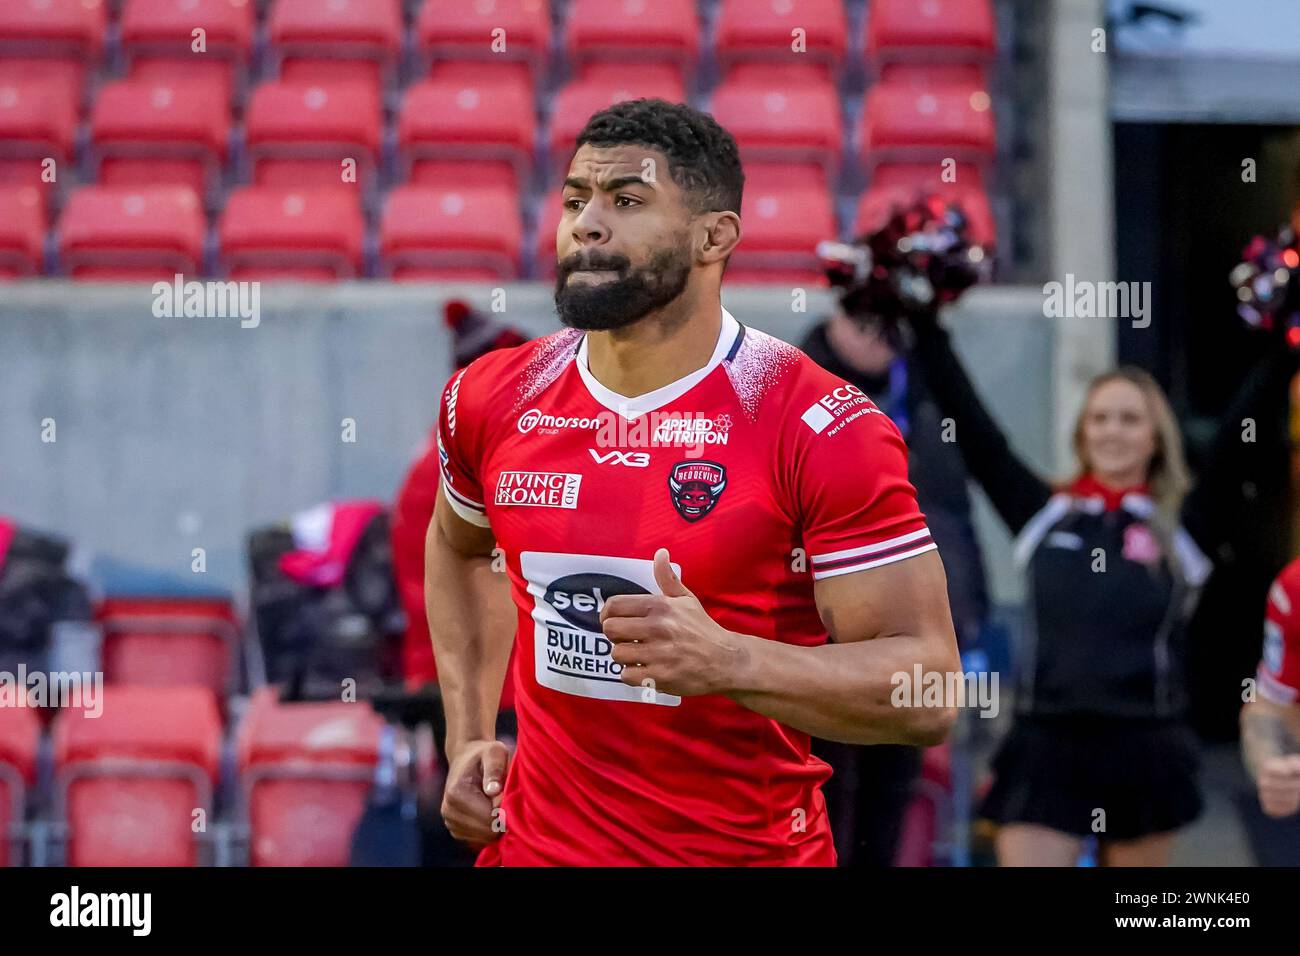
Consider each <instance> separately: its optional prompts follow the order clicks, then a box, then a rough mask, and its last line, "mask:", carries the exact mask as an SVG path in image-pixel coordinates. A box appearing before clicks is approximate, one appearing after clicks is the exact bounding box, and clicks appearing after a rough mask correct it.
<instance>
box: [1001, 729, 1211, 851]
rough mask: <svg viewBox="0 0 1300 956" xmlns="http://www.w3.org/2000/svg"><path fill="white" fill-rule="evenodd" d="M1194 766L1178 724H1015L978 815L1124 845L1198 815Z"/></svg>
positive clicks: (1193, 751)
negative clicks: (1090, 836) (1118, 841)
mask: <svg viewBox="0 0 1300 956" xmlns="http://www.w3.org/2000/svg"><path fill="white" fill-rule="evenodd" d="M1199 767H1200V760H1199V756H1198V749H1197V742H1196V737H1195V735H1194V734H1193V733H1192V731H1191V729H1190V728H1189V727H1188V726H1187V725H1186V724H1183V723H1181V722H1179V721H1171V720H1125V719H1118V718H1104V717H1017V718H1016V719H1015V723H1014V724H1013V726H1012V728H1011V732H1010V733H1009V734H1007V736H1006V739H1005V740H1003V741H1002V746H1001V747H1000V749H999V750H998V753H997V756H996V757H995V758H994V760H993V773H994V781H993V787H992V789H990V790H989V793H988V796H986V797H985V798H984V802H983V805H982V806H981V807H980V813H979V815H980V816H981V817H983V818H984V819H987V820H992V821H994V822H995V823H1002V824H1006V823H1036V824H1040V825H1042V826H1046V827H1051V828H1052V829H1053V830H1059V831H1061V832H1063V833H1071V834H1074V835H1076V836H1081V837H1083V836H1089V835H1093V834H1095V835H1096V836H1097V837H1098V838H1099V839H1102V840H1105V839H1111V840H1132V839H1135V838H1137V837H1143V836H1148V835H1150V834H1153V833H1164V832H1167V831H1171V830H1177V829H1179V828H1180V827H1183V826H1185V825H1186V824H1188V823H1190V822H1192V821H1193V820H1195V819H1196V818H1197V817H1198V816H1200V813H1201V793H1200V788H1199V786H1198V784H1197V777H1198V775H1199ZM1098 811H1104V816H1102V814H1100V813H1098ZM1094 821H1097V822H1096V824H1095V825H1094ZM1103 827H1104V828H1103Z"/></svg>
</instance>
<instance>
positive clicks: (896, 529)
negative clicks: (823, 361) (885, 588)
mask: <svg viewBox="0 0 1300 956" xmlns="http://www.w3.org/2000/svg"><path fill="white" fill-rule="evenodd" d="M812 399H813V400H812V401H811V402H809V401H807V396H805V398H803V399H800V400H799V401H797V402H795V407H794V409H793V411H794V413H795V414H796V415H798V416H799V417H798V418H797V419H795V420H793V421H792V422H790V423H789V424H788V427H792V428H793V429H794V433H793V435H792V436H790V438H791V445H792V446H793V447H792V449H791V450H792V451H793V462H792V464H793V470H792V472H791V473H790V474H789V476H788V478H787V481H788V483H789V487H790V492H789V493H790V494H792V495H793V498H794V507H795V511H796V513H797V515H798V518H799V522H800V525H801V528H802V535H803V545H804V548H805V549H806V551H807V553H808V562H809V566H810V567H811V568H812V574H813V578H814V579H815V580H821V579H822V578H829V577H834V576H835V575H839V574H849V573H852V572H854V571H865V570H867V569H869V568H876V567H880V566H882V565H885V564H891V563H893V562H895V561H902V560H905V559H906V558H912V557H916V556H917V555H919V554H924V553H925V552H927V551H933V550H934V549H935V544H934V541H933V540H931V537H930V530H929V528H927V527H926V524H925V517H924V515H922V514H921V511H920V508H918V507H917V502H916V489H914V488H913V487H912V485H911V483H910V482H909V481H908V480H907V446H906V444H905V443H904V441H903V436H902V435H901V434H900V433H899V431H898V428H897V427H896V426H895V425H894V423H893V422H892V421H890V420H889V418H888V417H887V416H886V415H885V414H884V413H883V412H882V411H881V410H880V409H879V408H877V407H876V405H875V403H874V402H872V401H871V399H869V398H867V396H866V395H864V394H863V393H862V392H861V391H860V390H859V389H857V388H856V387H855V386H853V385H849V384H847V383H845V382H842V381H840V380H838V379H831V381H830V382H829V383H828V384H827V385H826V387H825V394H819V395H813V396H812ZM805 405H806V406H807V407H806V409H805V407H804V406H805Z"/></svg>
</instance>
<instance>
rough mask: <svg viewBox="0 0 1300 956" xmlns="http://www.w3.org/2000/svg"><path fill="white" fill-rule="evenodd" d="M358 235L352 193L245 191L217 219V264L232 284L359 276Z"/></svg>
mask: <svg viewBox="0 0 1300 956" xmlns="http://www.w3.org/2000/svg"><path fill="white" fill-rule="evenodd" d="M364 233H365V223H364V221H363V219H362V216H361V203H360V200H359V199H358V197H357V196H356V194H355V193H351V192H348V191H347V190H343V189H334V188H327V189H302V190H296V189H283V188H272V187H263V186H245V187H243V188H240V189H236V190H235V191H234V192H232V193H231V194H230V199H229V200H228V201H227V202H226V209H225V212H224V214H223V215H222V217H221V225H220V229H219V241H220V246H221V260H222V264H223V267H224V271H226V272H228V273H229V275H230V277H231V278H233V279H300V280H303V281H312V282H330V281H334V280H336V279H346V278H352V277H354V276H357V275H360V274H361V272H362V268H363V245H362V244H363V237H364Z"/></svg>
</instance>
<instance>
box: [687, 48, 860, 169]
mask: <svg viewBox="0 0 1300 956" xmlns="http://www.w3.org/2000/svg"><path fill="white" fill-rule="evenodd" d="M742 77H744V78H742V79H740V80H736V79H728V80H726V81H725V82H724V83H723V84H722V85H721V86H719V87H718V89H717V90H716V91H714V94H713V104H712V109H711V112H712V113H713V116H714V117H715V118H716V119H717V121H718V122H719V123H721V124H722V126H723V127H725V128H726V129H727V130H728V131H730V132H731V134H732V135H733V136H734V137H735V138H736V143H737V145H739V146H740V152H741V156H742V157H743V158H744V159H745V160H746V161H747V162H748V161H755V162H784V163H796V162H797V163H801V164H805V165H810V166H816V167H820V168H821V169H823V170H824V171H825V173H826V176H827V178H828V179H829V178H831V177H833V176H835V175H836V172H837V171H838V169H839V165H840V160H841V155H842V143H843V138H844V130H843V125H842V123H841V122H840V101H839V96H838V95H837V94H836V92H835V87H834V86H832V85H831V83H830V82H829V81H822V82H819V83H801V84H791V85H785V84H781V83H780V82H776V81H768V82H763V81H761V80H760V79H759V78H758V77H756V76H753V74H748V73H746V74H742Z"/></svg>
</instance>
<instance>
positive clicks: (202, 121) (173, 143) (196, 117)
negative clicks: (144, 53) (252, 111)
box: [90, 80, 230, 196]
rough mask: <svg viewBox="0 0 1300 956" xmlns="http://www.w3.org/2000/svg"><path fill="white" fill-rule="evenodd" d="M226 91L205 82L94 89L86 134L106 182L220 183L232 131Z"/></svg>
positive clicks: (202, 189)
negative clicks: (88, 135)
mask: <svg viewBox="0 0 1300 956" xmlns="http://www.w3.org/2000/svg"><path fill="white" fill-rule="evenodd" d="M227 103H228V99H227V96H226V93H225V91H224V90H223V89H222V88H221V87H220V86H216V85H213V84H211V83H205V82H202V81H186V80H181V81H179V82H176V83H150V82H147V81H141V80H121V81H118V82H116V83H110V84H108V85H107V86H105V87H104V88H103V89H102V90H101V91H100V93H99V96H98V98H97V99H96V101H95V108H94V110H93V112H92V113H91V121H90V137H91V146H92V150H93V152H94V156H95V158H96V160H97V163H98V166H99V177H98V178H99V182H101V183H103V184H104V185H107V186H143V185H150V184H158V185H183V186H189V187H190V188H191V189H193V190H194V191H195V192H196V193H198V194H199V195H201V196H203V195H209V194H211V193H213V192H215V191H216V190H217V189H219V188H220V185H221V170H222V166H223V164H224V163H225V160H226V142H227V139H228V137H229V135H230V110H229V107H228V105H227Z"/></svg>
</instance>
